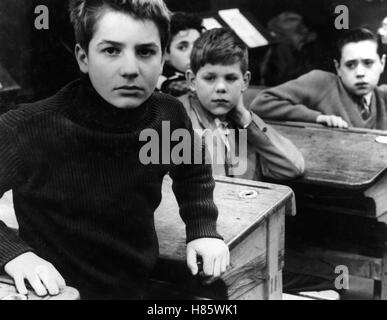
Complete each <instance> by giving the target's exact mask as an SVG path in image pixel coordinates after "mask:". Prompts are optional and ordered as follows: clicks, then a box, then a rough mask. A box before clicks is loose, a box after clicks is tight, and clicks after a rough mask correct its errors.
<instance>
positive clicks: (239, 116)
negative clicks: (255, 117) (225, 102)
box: [229, 95, 251, 128]
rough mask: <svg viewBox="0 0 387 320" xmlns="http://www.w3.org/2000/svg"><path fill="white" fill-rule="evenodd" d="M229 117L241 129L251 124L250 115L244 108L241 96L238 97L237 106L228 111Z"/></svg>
mask: <svg viewBox="0 0 387 320" xmlns="http://www.w3.org/2000/svg"><path fill="white" fill-rule="evenodd" d="M229 117H230V118H231V119H233V120H234V121H235V122H236V123H237V124H238V125H239V126H240V127H242V128H244V127H245V126H247V125H248V124H249V123H250V122H251V113H250V112H249V111H248V110H247V109H246V107H245V104H244V102H243V95H241V96H240V97H239V101H238V104H237V105H236V106H235V108H234V109H232V110H231V111H230V113H229Z"/></svg>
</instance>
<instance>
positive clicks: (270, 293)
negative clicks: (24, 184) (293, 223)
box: [0, 177, 295, 299]
mask: <svg viewBox="0 0 387 320" xmlns="http://www.w3.org/2000/svg"><path fill="white" fill-rule="evenodd" d="M162 192H163V200H162V203H161V204H160V206H159V208H158V209H157V211H156V212H155V224H156V230H157V233H158V237H159V244H160V255H161V258H160V259H159V262H158V264H157V267H156V269H155V272H154V274H153V277H152V278H153V280H152V281H150V282H149V284H150V289H149V293H148V297H147V298H152V299H155V298H157V299H168V298H171V299H179V298H180V299H194V298H199V299H201V298H215V299H281V297H282V269H283V265H284V222H285V214H289V215H294V214H295V203H294V194H293V191H292V190H291V189H290V188H289V187H286V186H280V185H274V184H267V183H261V182H251V181H247V180H237V179H230V178H218V179H217V183H216V188H215V194H214V198H215V202H216V204H217V206H218V208H219V218H218V231H219V232H220V233H221V234H222V235H223V236H224V238H225V241H226V243H227V244H228V245H229V248H230V252H231V264H232V267H231V268H230V269H229V270H228V271H227V272H226V273H225V275H224V276H222V278H221V279H220V280H218V281H216V282H214V283H213V284H211V285H203V283H202V282H203V281H202V278H200V277H193V276H191V275H190V273H189V271H188V268H187V267H186V258H185V255H186V254H185V247H186V244H185V228H184V226H185V225H184V223H183V222H182V220H181V218H180V216H179V214H178V206H177V203H176V200H175V196H174V194H173V192H172V190H171V179H170V178H169V177H166V178H165V180H164V183H163V190H162ZM0 219H1V220H3V221H5V222H6V223H7V225H8V226H10V227H12V228H14V229H16V228H17V222H16V220H15V217H14V212H13V208H12V198H11V193H7V194H6V195H5V197H4V198H3V199H1V200H0Z"/></svg>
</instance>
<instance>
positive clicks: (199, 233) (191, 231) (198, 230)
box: [186, 220, 223, 243]
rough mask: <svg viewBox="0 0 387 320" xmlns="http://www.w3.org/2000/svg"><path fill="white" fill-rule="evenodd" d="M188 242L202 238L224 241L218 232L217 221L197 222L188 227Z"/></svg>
mask: <svg viewBox="0 0 387 320" xmlns="http://www.w3.org/2000/svg"><path fill="white" fill-rule="evenodd" d="M186 235H187V240H186V242H187V243H188V242H191V241H193V240H196V239H200V238H216V239H221V240H223V237H222V236H221V235H220V234H219V233H218V232H217V231H216V221H204V220H201V221H197V222H191V223H189V225H186Z"/></svg>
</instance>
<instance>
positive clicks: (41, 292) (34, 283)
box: [27, 273, 47, 296]
mask: <svg viewBox="0 0 387 320" xmlns="http://www.w3.org/2000/svg"><path fill="white" fill-rule="evenodd" d="M27 280H28V282H29V283H30V285H31V287H32V288H33V289H34V290H35V292H36V294H37V295H38V296H45V295H47V290H46V288H45V287H44V286H43V284H42V282H41V281H40V278H39V276H38V275H37V274H36V273H33V274H29V275H27Z"/></svg>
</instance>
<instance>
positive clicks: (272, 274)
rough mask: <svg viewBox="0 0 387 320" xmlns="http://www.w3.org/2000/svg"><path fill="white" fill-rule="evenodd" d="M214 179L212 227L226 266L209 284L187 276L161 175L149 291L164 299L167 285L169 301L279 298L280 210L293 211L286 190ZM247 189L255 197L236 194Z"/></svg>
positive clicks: (179, 227) (181, 235)
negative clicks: (226, 254)
mask: <svg viewBox="0 0 387 320" xmlns="http://www.w3.org/2000/svg"><path fill="white" fill-rule="evenodd" d="M216 181H217V184H216V188H215V193H214V199H215V203H216V204H217V206H218V209H219V218H218V231H219V232H220V234H222V236H223V237H224V238H225V241H226V243H227V244H228V246H229V248H230V252H231V265H232V268H230V269H229V270H228V271H227V272H226V273H225V275H224V276H222V278H221V280H218V281H216V282H215V283H214V284H212V285H202V284H201V280H200V278H199V277H192V276H191V275H190V274H189V272H188V268H187V267H186V252H185V247H186V245H185V231H184V224H183V223H182V221H181V218H180V217H179V214H178V206H177V203H176V200H175V197H174V195H173V192H172V190H171V187H170V185H171V181H170V179H167V180H166V181H165V183H164V185H163V201H162V203H161V205H160V207H159V208H158V210H157V211H156V213H155V218H156V226H157V233H158V236H159V239H160V254H161V258H160V261H159V265H158V268H156V270H155V274H154V276H153V278H154V279H157V280H155V281H154V282H153V289H154V288H155V286H156V287H158V289H160V288H161V289H160V290H158V291H159V292H158V294H159V296H156V297H157V298H162V299H163V298H164V299H167V298H168V297H167V296H166V295H165V291H164V289H165V288H166V287H169V289H170V290H169V291H170V292H172V294H171V295H170V297H169V298H173V299H179V298H180V299H191V298H214V299H230V300H234V299H281V297H282V269H283V263H284V222H285V213H288V214H294V198H293V192H292V190H290V189H289V188H288V187H284V186H279V185H271V184H265V183H259V182H250V181H247V180H238V179H229V178H220V177H219V178H217V179H216ZM251 190H252V191H256V192H257V194H258V196H257V197H256V198H252V199H243V198H241V197H240V194H241V193H243V192H244V191H247V193H249V192H250V191H251ZM173 292H174V294H173ZM160 295H161V296H160Z"/></svg>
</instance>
